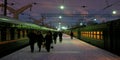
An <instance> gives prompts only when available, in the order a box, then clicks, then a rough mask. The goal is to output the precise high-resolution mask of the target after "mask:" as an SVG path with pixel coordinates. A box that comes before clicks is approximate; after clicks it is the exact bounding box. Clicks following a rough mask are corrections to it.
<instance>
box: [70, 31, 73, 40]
mask: <svg viewBox="0 0 120 60" xmlns="http://www.w3.org/2000/svg"><path fill="white" fill-rule="evenodd" d="M70 37H71V39H73V32H72V31H71V32H70Z"/></svg>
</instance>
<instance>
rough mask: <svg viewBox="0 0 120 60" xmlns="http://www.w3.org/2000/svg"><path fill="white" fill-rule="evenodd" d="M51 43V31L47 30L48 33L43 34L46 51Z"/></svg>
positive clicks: (48, 50)
mask: <svg viewBox="0 0 120 60" xmlns="http://www.w3.org/2000/svg"><path fill="white" fill-rule="evenodd" d="M51 43H52V33H51V31H48V33H47V34H46V36H45V46H46V50H47V52H50V48H51Z"/></svg>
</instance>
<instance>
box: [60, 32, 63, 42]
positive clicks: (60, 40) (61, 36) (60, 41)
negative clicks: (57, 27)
mask: <svg viewBox="0 0 120 60" xmlns="http://www.w3.org/2000/svg"><path fill="white" fill-rule="evenodd" d="M62 35H63V34H62V32H59V41H60V42H62Z"/></svg>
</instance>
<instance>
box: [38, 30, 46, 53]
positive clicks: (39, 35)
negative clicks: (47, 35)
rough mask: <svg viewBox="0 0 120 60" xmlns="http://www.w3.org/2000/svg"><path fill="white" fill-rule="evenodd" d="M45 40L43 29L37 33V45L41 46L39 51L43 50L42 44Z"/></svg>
mask: <svg viewBox="0 0 120 60" xmlns="http://www.w3.org/2000/svg"><path fill="white" fill-rule="evenodd" d="M43 41H44V38H43V35H42V33H41V31H38V33H37V45H38V47H39V52H40V51H41V45H42V42H43Z"/></svg>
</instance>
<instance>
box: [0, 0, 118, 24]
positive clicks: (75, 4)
mask: <svg viewBox="0 0 120 60" xmlns="http://www.w3.org/2000/svg"><path fill="white" fill-rule="evenodd" d="M3 1H4V0H0V4H1V3H3ZM12 3H13V4H12ZM28 4H32V8H31V10H30V8H28V9H26V10H25V11H24V12H23V13H21V14H20V15H19V19H20V20H22V21H27V22H30V21H32V20H30V19H29V15H30V16H32V17H33V18H35V19H37V20H38V19H40V18H41V13H55V14H57V13H64V14H67V15H71V14H111V13H112V11H113V10H116V11H117V14H120V0H8V6H10V7H12V8H14V9H15V10H17V9H19V8H21V7H23V6H25V5H28ZM60 5H64V6H65V9H64V10H60V8H59V6H60ZM107 6H109V7H107ZM105 7H107V8H105ZM2 13H3V11H2V9H1V8H0V14H2ZM8 16H12V14H9V11H8ZM79 19H81V18H80V17H76V18H75V17H69V18H68V17H64V18H62V21H61V22H63V23H66V22H67V23H66V24H69V23H71V22H72V23H73V24H74V23H76V22H78V20H79ZM90 19H92V18H90ZM90 19H87V18H86V20H90ZM97 19H98V18H97ZM102 19H105V18H101V20H102ZM98 20H100V19H98ZM57 21H59V19H58V17H47V18H46V22H52V23H57Z"/></svg>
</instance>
